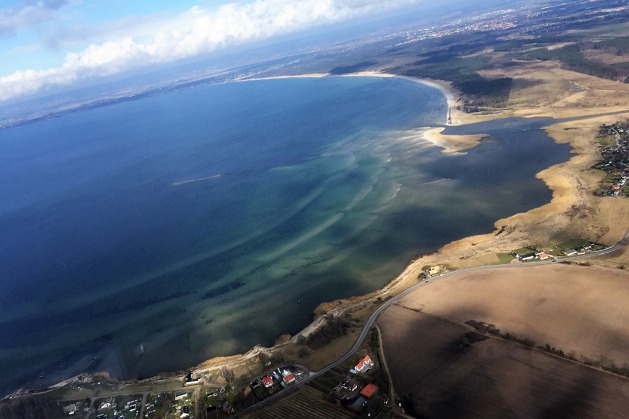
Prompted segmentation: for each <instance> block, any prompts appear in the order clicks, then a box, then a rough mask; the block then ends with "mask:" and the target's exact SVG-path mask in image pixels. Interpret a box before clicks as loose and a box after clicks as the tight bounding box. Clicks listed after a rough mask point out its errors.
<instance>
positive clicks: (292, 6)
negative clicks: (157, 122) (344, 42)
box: [0, 0, 414, 100]
mask: <svg viewBox="0 0 629 419" xmlns="http://www.w3.org/2000/svg"><path fill="white" fill-rule="evenodd" d="M413 2H414V1H413V0H397V1H396V0H392V1H386V2H385V1H380V0H300V1H294V0H256V1H253V2H251V3H246V4H239V3H229V4H224V5H222V6H220V7H219V8H218V9H215V10H209V9H206V8H203V7H199V6H195V7H193V8H191V9H190V10H188V11H186V12H184V13H181V14H179V15H177V16H173V17H172V18H170V19H168V20H166V21H164V20H161V21H160V24H159V27H158V29H157V30H155V31H154V32H151V33H146V32H145V31H142V32H139V33H138V34H134V35H129V36H125V37H122V38H118V39H114V40H110V41H107V42H102V43H98V44H92V45H90V46H89V47H87V48H85V49H84V50H82V51H80V52H72V53H68V54H67V55H66V57H65V60H64V62H63V63H62V64H61V65H60V66H58V67H54V68H49V69H46V70H19V71H15V72H13V73H11V74H9V75H6V76H4V77H0V100H8V99H11V98H15V97H18V96H21V95H24V94H28V93H34V92H37V91H38V90H40V89H42V88H43V87H45V86H48V85H67V84H71V83H73V82H76V81H79V80H83V79H87V78H90V77H100V76H107V75H113V74H117V73H120V72H122V71H125V70H127V69H130V68H137V67H141V66H147V65H151V64H157V63H167V62H171V61H175V60H178V59H182V58H187V57H192V56H195V55H198V54H203V53H208V52H212V51H215V50H217V49H221V48H226V47H229V46H231V45H240V44H244V43H247V42H251V41H255V40H263V39H268V38H271V37H274V36H278V35H286V34H290V33H294V32H297V31H301V30H304V29H309V28H313V27H317V26H322V25H327V24H331V23H335V22H340V21H343V20H348V19H351V18H354V17H358V16H364V15H368V14H372V13H376V12H379V11H382V10H384V9H391V8H393V7H398V6H401V5H404V4H410V3H413ZM65 3H67V2H66V1H62V0H57V1H52V0H50V1H40V2H37V3H33V2H26V3H24V4H31V5H34V6H36V7H35V9H37V10H39V11H40V12H41V11H42V10H46V9H47V8H48V9H54V7H62V6H63V5H64V4H65ZM24 4H23V5H24ZM23 5H22V6H23ZM18 8H19V6H16V8H15V9H18ZM22 10H25V9H22ZM14 13H17V11H14ZM29 13H31V12H29ZM32 16H33V17H32V18H29V19H32V20H33V21H34V20H35V19H37V18H38V17H37V16H40V15H39V14H38V13H36V12H34V11H33V12H32ZM27 20H28V19H26V18H25V19H23V21H24V22H26V21H27ZM0 22H1V20H0ZM0 28H2V26H0Z"/></svg>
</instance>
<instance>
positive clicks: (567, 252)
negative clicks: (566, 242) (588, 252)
mask: <svg viewBox="0 0 629 419" xmlns="http://www.w3.org/2000/svg"><path fill="white" fill-rule="evenodd" d="M563 254H564V255H566V256H575V255H576V254H577V251H576V250H574V249H566V250H564V251H563Z"/></svg>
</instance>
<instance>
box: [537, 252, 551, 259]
mask: <svg viewBox="0 0 629 419" xmlns="http://www.w3.org/2000/svg"><path fill="white" fill-rule="evenodd" d="M535 257H537V258H538V259H539V260H546V259H548V258H549V257H550V256H548V253H546V252H540V253H536V254H535Z"/></svg>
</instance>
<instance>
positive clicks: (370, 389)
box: [360, 384, 378, 398]
mask: <svg viewBox="0 0 629 419" xmlns="http://www.w3.org/2000/svg"><path fill="white" fill-rule="evenodd" d="M377 391H378V386H377V385H374V384H367V386H365V388H363V389H362V391H361V392H360V395H361V396H364V397H366V398H370V397H371V396H373V395H374V394H376V392H377Z"/></svg>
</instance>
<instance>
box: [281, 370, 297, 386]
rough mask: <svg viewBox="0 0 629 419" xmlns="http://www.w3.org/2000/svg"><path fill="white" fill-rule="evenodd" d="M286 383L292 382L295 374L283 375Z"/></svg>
mask: <svg viewBox="0 0 629 419" xmlns="http://www.w3.org/2000/svg"><path fill="white" fill-rule="evenodd" d="M282 380H283V381H284V382H285V383H286V384H290V383H294V382H295V374H293V373H290V374H288V375H285V376H284V378H283V379H282Z"/></svg>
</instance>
